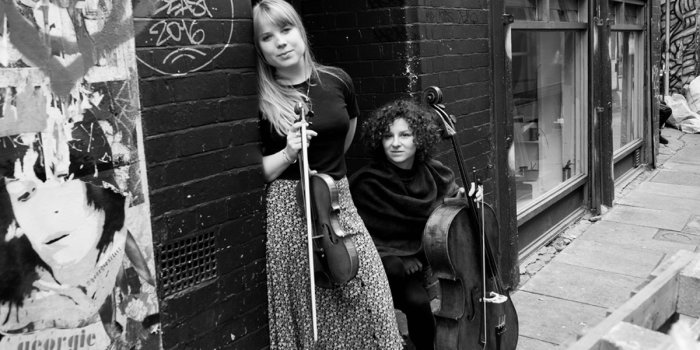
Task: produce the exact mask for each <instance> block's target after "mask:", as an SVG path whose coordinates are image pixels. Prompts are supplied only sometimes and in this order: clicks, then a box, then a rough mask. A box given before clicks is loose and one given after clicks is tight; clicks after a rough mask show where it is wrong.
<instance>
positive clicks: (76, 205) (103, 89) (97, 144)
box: [0, 0, 161, 350]
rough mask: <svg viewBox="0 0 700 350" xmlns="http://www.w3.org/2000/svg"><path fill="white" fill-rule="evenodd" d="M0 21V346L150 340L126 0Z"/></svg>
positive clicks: (40, 10) (67, 5)
mask: <svg viewBox="0 0 700 350" xmlns="http://www.w3.org/2000/svg"><path fill="white" fill-rule="evenodd" d="M0 26H1V27H0V28H1V29H2V31H1V32H0V349H12V350H14V349H18V350H19V349H22V350H23V349H115V350H122V349H159V348H161V345H160V320H159V309H158V299H157V296H156V289H155V285H156V281H155V275H154V272H155V266H154V257H153V242H152V236H151V227H150V213H149V208H148V196H147V193H148V192H147V190H146V187H147V184H146V181H145V179H146V176H145V174H144V169H145V167H144V157H143V147H142V135H141V129H140V128H141V120H140V118H141V116H140V111H139V108H140V107H139V100H138V96H139V94H138V81H137V79H138V74H137V73H136V58H135V54H134V42H133V40H134V31H133V26H132V14H131V2H130V1H128V0H10V1H2V2H0Z"/></svg>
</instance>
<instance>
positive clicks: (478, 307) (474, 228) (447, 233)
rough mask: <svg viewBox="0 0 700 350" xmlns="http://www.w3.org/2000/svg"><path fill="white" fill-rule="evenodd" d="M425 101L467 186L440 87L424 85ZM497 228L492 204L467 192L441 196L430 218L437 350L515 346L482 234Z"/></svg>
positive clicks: (427, 237)
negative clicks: (438, 293)
mask: <svg viewBox="0 0 700 350" xmlns="http://www.w3.org/2000/svg"><path fill="white" fill-rule="evenodd" d="M426 101H427V103H428V104H429V105H430V106H431V107H432V108H433V109H434V110H435V111H436V112H437V114H438V115H439V116H440V118H441V119H442V121H443V123H444V126H445V134H446V137H447V138H450V139H451V141H452V146H453V148H454V152H455V156H456V157H457V164H458V166H459V173H460V177H461V180H462V183H463V184H464V185H465V186H466V185H467V184H471V183H472V182H471V181H469V178H468V177H467V174H466V171H465V169H464V163H463V157H462V154H461V150H460V148H459V145H458V144H457V141H456V138H455V137H454V136H455V135H456V128H455V119H454V117H453V116H450V115H448V114H447V112H445V107H444V106H443V105H441V104H440V103H441V102H442V91H440V89H439V88H438V87H434V86H433V87H430V88H428V89H427V90H426ZM478 182H480V181H478ZM478 182H477V183H478ZM486 207H488V208H489V209H490V210H488V211H487V210H485V208H486ZM477 208H479V209H480V210H479V209H477ZM498 229H499V227H498V220H497V217H496V215H495V211H494V210H493V208H492V207H490V206H488V205H487V204H486V203H480V205H477V203H475V202H474V200H473V199H472V198H471V197H470V196H463V197H461V196H460V197H456V198H445V199H444V200H443V203H442V204H440V205H439V206H438V207H437V208H436V209H435V210H434V211H433V213H432V214H431V215H430V216H429V218H428V221H427V223H426V225H425V229H424V232H423V249H424V251H425V255H426V257H427V259H428V262H429V263H430V266H431V268H432V269H433V271H434V273H435V276H436V277H437V280H438V284H439V289H440V291H441V297H440V307H439V309H438V310H437V311H436V312H434V313H433V314H434V316H435V323H436V332H435V349H437V350H453V349H483V350H487V349H488V350H515V348H516V346H517V343H518V315H517V313H516V310H515V307H514V306H513V302H512V300H511V299H510V297H509V294H508V291H507V290H505V289H504V288H503V282H502V281H501V278H500V274H499V273H498V266H497V264H496V261H495V259H494V255H493V252H492V250H491V247H490V244H489V242H488V239H487V236H486V232H496V233H497V232H498Z"/></svg>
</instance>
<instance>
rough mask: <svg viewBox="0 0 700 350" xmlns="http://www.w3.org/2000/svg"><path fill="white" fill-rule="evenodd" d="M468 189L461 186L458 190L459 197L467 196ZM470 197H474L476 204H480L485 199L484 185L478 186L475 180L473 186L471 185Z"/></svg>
mask: <svg viewBox="0 0 700 350" xmlns="http://www.w3.org/2000/svg"><path fill="white" fill-rule="evenodd" d="M466 196H467V194H466V190H465V189H464V187H460V188H459V190H457V197H466ZM469 197H472V199H473V200H474V202H475V203H476V205H477V206H478V205H479V203H481V202H483V200H484V186H483V185H479V186H476V184H474V183H473V182H472V183H471V186H469Z"/></svg>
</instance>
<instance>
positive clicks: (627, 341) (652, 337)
mask: <svg viewBox="0 0 700 350" xmlns="http://www.w3.org/2000/svg"><path fill="white" fill-rule="evenodd" d="M672 341H673V340H672V339H671V337H670V336H668V335H666V334H663V333H659V332H655V331H652V330H651V329H648V328H644V327H640V326H637V325H634V324H631V323H628V322H619V323H618V324H616V325H615V326H613V327H612V328H611V329H610V331H609V332H608V333H607V334H605V335H604V336H603V338H601V341H600V347H599V349H600V350H639V349H657V348H659V347H663V348H666V347H668V345H670V344H671V343H672Z"/></svg>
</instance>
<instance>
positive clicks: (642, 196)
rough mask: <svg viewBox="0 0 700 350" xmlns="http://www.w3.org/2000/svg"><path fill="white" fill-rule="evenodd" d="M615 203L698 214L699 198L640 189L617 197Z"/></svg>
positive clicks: (699, 210)
mask: <svg viewBox="0 0 700 350" xmlns="http://www.w3.org/2000/svg"><path fill="white" fill-rule="evenodd" d="M615 204H616V205H618V204H622V205H627V206H631V207H642V208H647V209H659V210H674V211H679V212H688V213H691V214H693V213H694V214H700V198H697V199H690V198H679V197H672V196H667V195H664V194H658V193H652V192H644V191H640V190H634V191H631V192H629V193H628V194H627V195H625V196H624V197H622V198H620V199H617V200H616V201H615Z"/></svg>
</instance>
